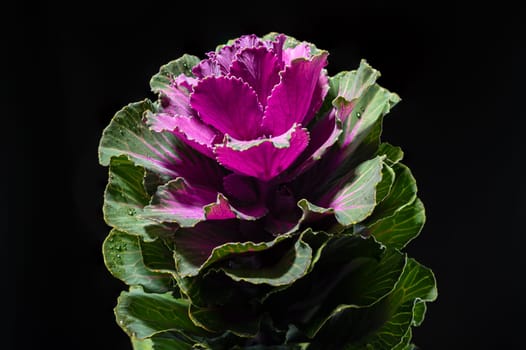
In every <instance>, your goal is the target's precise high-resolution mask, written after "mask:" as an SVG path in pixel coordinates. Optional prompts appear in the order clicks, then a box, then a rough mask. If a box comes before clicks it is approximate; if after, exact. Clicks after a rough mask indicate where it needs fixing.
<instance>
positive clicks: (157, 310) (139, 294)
mask: <svg viewBox="0 0 526 350" xmlns="http://www.w3.org/2000/svg"><path fill="white" fill-rule="evenodd" d="M188 308H189V302H188V301H187V300H185V299H176V298H174V297H173V296H172V294H171V293H164V294H154V293H146V292H144V290H143V289H142V288H140V287H134V288H131V289H130V291H129V292H122V293H121V295H120V296H119V298H118V303H117V306H116V307H115V310H114V311H115V317H116V319H117V323H118V324H119V325H120V326H121V328H122V329H123V330H124V331H125V332H126V333H127V334H128V335H129V336H131V337H136V338H141V339H142V338H149V337H151V336H153V335H155V334H159V333H163V332H167V331H176V332H184V333H189V334H193V335H197V336H210V333H208V332H206V331H205V330H203V329H202V328H199V327H197V326H196V325H195V324H194V323H193V322H192V321H191V320H190V318H189V316H188Z"/></svg>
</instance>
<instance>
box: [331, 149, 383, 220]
mask: <svg viewBox="0 0 526 350" xmlns="http://www.w3.org/2000/svg"><path fill="white" fill-rule="evenodd" d="M382 165H383V163H382V157H375V158H373V159H371V160H368V161H365V162H363V163H362V164H360V165H359V166H358V167H356V169H355V170H354V175H355V178H354V179H353V180H352V181H351V182H350V183H349V184H347V185H346V186H345V187H343V189H342V190H340V191H339V192H338V193H337V194H336V196H335V198H338V197H340V198H338V200H337V202H336V203H333V207H334V214H335V217H336V220H338V222H339V223H340V224H342V225H344V226H349V225H353V224H356V223H357V222H360V221H362V220H363V219H365V218H366V217H367V216H369V215H370V214H371V212H372V211H373V209H374V207H375V205H376V185H377V184H378V183H379V182H380V180H381V179H382Z"/></svg>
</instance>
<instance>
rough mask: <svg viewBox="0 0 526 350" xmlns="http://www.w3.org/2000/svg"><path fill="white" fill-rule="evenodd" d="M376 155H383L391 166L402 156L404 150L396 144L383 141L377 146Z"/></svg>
mask: <svg viewBox="0 0 526 350" xmlns="http://www.w3.org/2000/svg"><path fill="white" fill-rule="evenodd" d="M376 155H378V156H382V155H385V156H386V158H385V162H386V163H387V164H388V165H390V166H393V165H395V164H396V163H398V162H399V161H401V160H402V159H403V158H404V151H402V149H401V148H400V147H398V146H393V145H391V144H390V143H387V142H383V143H381V144H380V146H378V150H377V151H376Z"/></svg>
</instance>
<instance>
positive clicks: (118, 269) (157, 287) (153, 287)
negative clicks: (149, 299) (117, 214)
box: [102, 229, 175, 293]
mask: <svg viewBox="0 0 526 350" xmlns="http://www.w3.org/2000/svg"><path fill="white" fill-rule="evenodd" d="M143 244H144V246H145V247H146V246H147V247H148V248H147V250H146V251H143V250H142V249H141V243H140V238H139V237H137V236H131V235H129V234H126V233H124V232H121V231H117V230H115V229H113V230H112V231H111V232H110V234H109V235H108V237H107V238H106V240H105V241H104V243H103V245H102V249H103V253H104V263H105V264H106V267H107V268H108V270H109V271H110V272H111V274H112V275H113V276H114V277H116V278H118V279H120V280H121V281H123V282H124V283H126V284H128V285H141V286H143V287H144V289H146V290H148V291H151V292H158V293H162V292H166V291H168V290H170V289H171V288H172V286H173V283H172V277H171V276H170V275H169V274H166V273H159V272H156V271H153V270H151V269H150V268H148V267H147V266H146V265H145V264H144V259H145V258H146V257H151V255H152V254H156V253H157V252H158V251H162V250H163V249H166V247H165V246H164V244H163V243H162V242H161V241H160V240H157V241H154V242H151V243H143ZM143 254H144V256H143ZM172 264H174V262H173V260H172ZM174 267H175V266H174ZM172 269H173V268H172Z"/></svg>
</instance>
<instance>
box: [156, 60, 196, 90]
mask: <svg viewBox="0 0 526 350" xmlns="http://www.w3.org/2000/svg"><path fill="white" fill-rule="evenodd" d="M199 61H200V59H199V58H198V57H196V56H192V55H188V54H184V55H183V56H181V57H179V58H178V59H176V60H173V61H171V62H169V63H167V64H165V65H163V66H161V68H160V70H159V73H157V74H155V75H154V76H153V77H152V79H151V80H150V87H151V89H152V91H153V92H161V91H162V90H164V89H166V88H167V87H169V86H170V83H171V81H172V80H173V79H174V78H176V77H177V76H179V75H181V74H184V75H186V76H189V77H192V76H193V74H192V68H193V67H194V66H195V65H197V64H198V63H199Z"/></svg>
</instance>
